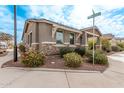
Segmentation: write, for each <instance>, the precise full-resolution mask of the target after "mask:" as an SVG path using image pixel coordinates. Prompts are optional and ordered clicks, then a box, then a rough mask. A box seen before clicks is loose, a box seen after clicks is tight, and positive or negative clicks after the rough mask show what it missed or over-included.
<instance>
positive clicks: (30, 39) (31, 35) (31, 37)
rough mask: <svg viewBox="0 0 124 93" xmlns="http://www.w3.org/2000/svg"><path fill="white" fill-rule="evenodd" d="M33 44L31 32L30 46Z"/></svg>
mask: <svg viewBox="0 0 124 93" xmlns="http://www.w3.org/2000/svg"><path fill="white" fill-rule="evenodd" d="M31 44H32V33H30V46H31Z"/></svg>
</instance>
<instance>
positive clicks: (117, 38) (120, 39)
mask: <svg viewBox="0 0 124 93" xmlns="http://www.w3.org/2000/svg"><path fill="white" fill-rule="evenodd" d="M115 39H116V42H117V43H121V42H123V43H124V37H116V38H115Z"/></svg>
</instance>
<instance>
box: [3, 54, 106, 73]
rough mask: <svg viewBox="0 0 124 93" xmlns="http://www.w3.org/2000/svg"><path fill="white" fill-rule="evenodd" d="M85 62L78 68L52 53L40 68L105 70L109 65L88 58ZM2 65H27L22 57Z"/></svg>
mask: <svg viewBox="0 0 124 93" xmlns="http://www.w3.org/2000/svg"><path fill="white" fill-rule="evenodd" d="M83 59H84V60H83V61H84V63H83V64H81V66H80V67H78V68H69V67H66V66H64V60H63V58H61V57H60V56H59V55H52V56H47V57H46V60H45V64H44V65H43V66H40V68H54V69H73V70H90V71H100V72H103V71H105V70H106V69H107V68H108V66H107V65H99V64H95V65H93V64H91V63H88V62H87V59H86V58H83ZM2 67H25V66H24V65H23V64H22V63H21V62H20V58H19V61H17V62H13V60H10V61H8V62H6V63H4V64H3V65H2Z"/></svg>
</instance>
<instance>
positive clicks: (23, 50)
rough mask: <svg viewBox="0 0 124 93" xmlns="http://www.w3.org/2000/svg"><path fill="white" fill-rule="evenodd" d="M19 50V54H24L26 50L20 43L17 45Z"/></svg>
mask: <svg viewBox="0 0 124 93" xmlns="http://www.w3.org/2000/svg"><path fill="white" fill-rule="evenodd" d="M19 50H20V52H26V48H25V46H24V45H23V44H22V43H21V44H19Z"/></svg>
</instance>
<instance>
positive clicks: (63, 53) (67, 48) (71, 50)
mask: <svg viewBox="0 0 124 93" xmlns="http://www.w3.org/2000/svg"><path fill="white" fill-rule="evenodd" d="M71 52H74V49H73V48H71V47H63V48H60V56H61V57H63V55H65V54H67V53H71Z"/></svg>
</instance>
